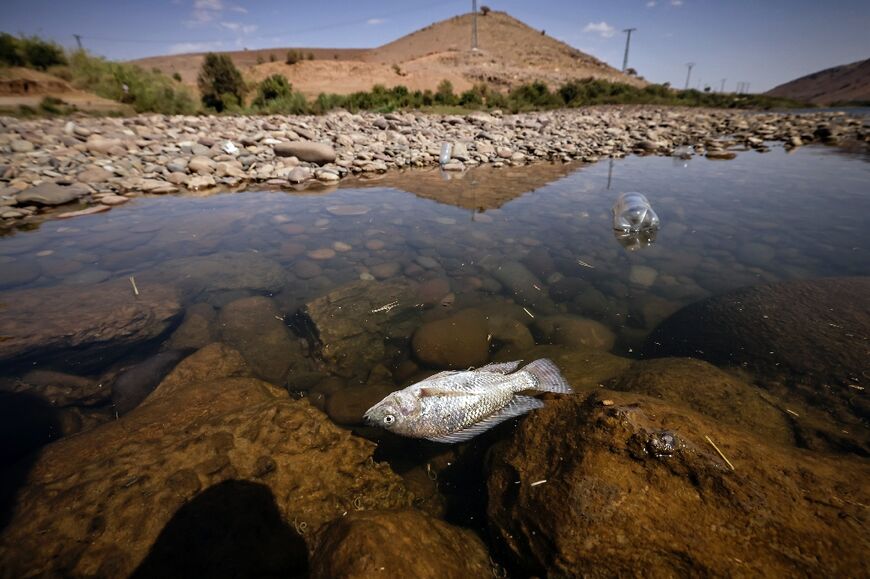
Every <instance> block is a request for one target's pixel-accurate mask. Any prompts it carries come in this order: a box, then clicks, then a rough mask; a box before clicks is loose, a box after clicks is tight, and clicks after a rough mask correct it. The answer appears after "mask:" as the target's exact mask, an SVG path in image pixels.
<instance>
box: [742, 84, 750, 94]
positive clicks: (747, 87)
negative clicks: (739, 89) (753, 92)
mask: <svg viewBox="0 0 870 579" xmlns="http://www.w3.org/2000/svg"><path fill="white" fill-rule="evenodd" d="M743 90H744V91H746V92H747V93H748V92H749V83H748V82H747V83H746V86H745V87H744V88H743Z"/></svg>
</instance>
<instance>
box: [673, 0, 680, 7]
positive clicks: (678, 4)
mask: <svg viewBox="0 0 870 579" xmlns="http://www.w3.org/2000/svg"><path fill="white" fill-rule="evenodd" d="M682 5H683V0H671V6H682Z"/></svg>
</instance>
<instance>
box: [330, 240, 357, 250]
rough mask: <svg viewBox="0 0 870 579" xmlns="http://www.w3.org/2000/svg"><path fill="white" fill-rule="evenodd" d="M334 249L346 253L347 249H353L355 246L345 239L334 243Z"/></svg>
mask: <svg viewBox="0 0 870 579" xmlns="http://www.w3.org/2000/svg"><path fill="white" fill-rule="evenodd" d="M332 249H334V250H335V251H337V252H339V253H344V252H346V251H350V250H351V249H353V246H351V245H349V244H347V243H345V242H343V241H336V242H335V243H333V244H332Z"/></svg>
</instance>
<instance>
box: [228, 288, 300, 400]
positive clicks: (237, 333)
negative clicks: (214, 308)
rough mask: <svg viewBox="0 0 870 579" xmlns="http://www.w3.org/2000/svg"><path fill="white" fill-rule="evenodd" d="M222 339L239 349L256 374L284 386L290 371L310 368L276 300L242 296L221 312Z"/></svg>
mask: <svg viewBox="0 0 870 579" xmlns="http://www.w3.org/2000/svg"><path fill="white" fill-rule="evenodd" d="M219 326H220V334H221V337H222V339H223V341H224V342H225V343H227V344H229V345H230V346H232V347H234V348H236V349H237V350H238V351H239V352H241V353H242V355H243V356H244V357H245V360H247V362H248V365H249V366H250V368H251V369H252V370H253V372H254V374H256V375H257V376H259V377H260V378H262V379H263V380H266V381H267V382H271V383H272V384H277V385H282V384H284V381H285V380H286V379H287V375H288V373H289V372H291V371H308V370H309V369H310V368H309V365H308V363H307V362H308V360H307V359H306V358H305V357H304V355H303V352H302V347H301V345H300V343H299V340H297V339H296V338H294V337H293V335H292V334H291V333H290V330H289V329H288V328H287V325H286V324H285V323H284V322H283V317H282V316H280V315H279V314H278V308H276V307H275V304H274V302H273V301H272V300H271V299H269V298H267V297H264V296H254V297H250V298H242V299H239V300H235V301H233V302H230V303H228V304H227V305H225V306H224V307H223V308H222V309H221V311H220V317H219Z"/></svg>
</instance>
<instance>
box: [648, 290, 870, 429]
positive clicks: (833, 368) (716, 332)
mask: <svg viewBox="0 0 870 579" xmlns="http://www.w3.org/2000/svg"><path fill="white" fill-rule="evenodd" d="M867 296H870V277H852V278H831V279H816V280H806V281H790V282H785V283H778V284H771V285H763V286H756V287H750V288H745V289H741V290H737V291H734V292H731V293H728V294H725V295H721V296H716V297H713V298H708V299H705V300H702V301H700V302H697V303H694V304H691V305H689V306H687V307H685V308H683V309H682V310H680V311H678V312H677V313H675V314H674V315H672V316H671V317H670V318H668V319H667V320H665V321H664V322H663V323H662V324H661V325H660V326H659V327H658V328H656V330H655V331H654V332H653V333H652V334H651V335H650V336H649V338H648V340H647V344H646V346H645V353H646V354H647V355H648V356H655V357H659V356H692V357H697V358H703V359H705V360H708V361H710V362H712V363H713V364H716V365H717V366H735V367H743V368H746V369H748V370H750V371H752V372H754V373H755V374H756V375H757V376H758V377H759V378H760V379H762V380H765V382H772V381H783V382H784V383H785V384H787V386H788V388H789V390H790V391H793V392H796V393H798V394H800V395H801V396H803V397H804V399H805V400H806V401H807V402H808V403H809V404H810V405H816V406H819V407H823V408H825V409H826V410H828V411H829V412H831V413H832V414H833V415H834V416H835V417H836V418H838V419H840V420H842V421H844V422H847V423H853V424H854V428H866V427H865V426H861V425H859V424H857V422H858V421H866V420H867V419H868V418H870V402H868V398H867V390H866V389H864V390H859V389H856V388H854V387H855V386H859V387H865V388H866V386H867V384H866V376H867V373H868V371H870V366H868V360H870V357H868V350H867V339H866V338H867V336H870V307H868V297H867ZM850 426H852V425H851V424H850Z"/></svg>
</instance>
